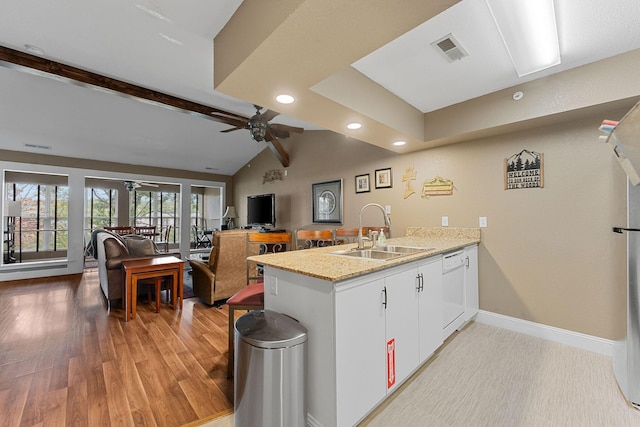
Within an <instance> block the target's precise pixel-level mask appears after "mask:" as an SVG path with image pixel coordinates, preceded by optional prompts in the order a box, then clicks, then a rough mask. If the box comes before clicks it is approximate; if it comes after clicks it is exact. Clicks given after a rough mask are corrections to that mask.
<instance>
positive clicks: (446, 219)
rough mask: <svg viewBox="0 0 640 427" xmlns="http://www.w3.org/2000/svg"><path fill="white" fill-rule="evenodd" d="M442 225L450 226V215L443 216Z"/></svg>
mask: <svg viewBox="0 0 640 427" xmlns="http://www.w3.org/2000/svg"><path fill="white" fill-rule="evenodd" d="M442 226H443V227H448V226H449V217H448V216H443V217H442Z"/></svg>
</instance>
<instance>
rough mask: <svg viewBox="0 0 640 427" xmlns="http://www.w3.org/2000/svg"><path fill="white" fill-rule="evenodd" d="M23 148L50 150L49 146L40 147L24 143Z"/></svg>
mask: <svg viewBox="0 0 640 427" xmlns="http://www.w3.org/2000/svg"><path fill="white" fill-rule="evenodd" d="M24 146H25V147H27V148H35V149H38V150H51V146H50V145H40V144H30V143H28V142H27V143H25V144H24Z"/></svg>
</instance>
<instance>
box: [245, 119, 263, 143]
mask: <svg viewBox="0 0 640 427" xmlns="http://www.w3.org/2000/svg"><path fill="white" fill-rule="evenodd" d="M249 130H250V131H251V137H252V138H253V139H254V140H256V141H258V142H260V141H264V137H265V136H266V135H267V124H266V123H265V122H264V121H262V120H260V119H259V118H256V117H255V116H254V117H252V118H251V120H249Z"/></svg>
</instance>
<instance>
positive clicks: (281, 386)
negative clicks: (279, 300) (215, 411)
mask: <svg viewBox="0 0 640 427" xmlns="http://www.w3.org/2000/svg"><path fill="white" fill-rule="evenodd" d="M306 342H307V329H306V328H305V327H304V326H302V325H301V324H300V323H298V322H297V321H296V320H294V319H292V318H291V317H289V316H286V315H284V314H281V313H276V312H275V311H271V310H256V311H250V312H248V313H247V314H244V315H243V316H241V317H240V318H239V319H238V321H237V322H236V325H235V346H236V348H235V354H236V362H235V372H234V378H235V383H234V394H235V404H234V409H235V413H234V425H235V427H276V426H278V427H300V426H304V425H305V424H306V423H305V420H306V412H307V411H306V404H305V393H304V389H305V382H306V381H305V360H306V345H307V344H306Z"/></svg>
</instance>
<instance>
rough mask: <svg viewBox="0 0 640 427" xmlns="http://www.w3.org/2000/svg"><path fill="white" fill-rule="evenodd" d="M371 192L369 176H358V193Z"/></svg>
mask: <svg viewBox="0 0 640 427" xmlns="http://www.w3.org/2000/svg"><path fill="white" fill-rule="evenodd" d="M369 191H371V187H370V186H369V174H368V173H365V174H364V175H356V193H368V192H369Z"/></svg>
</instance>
